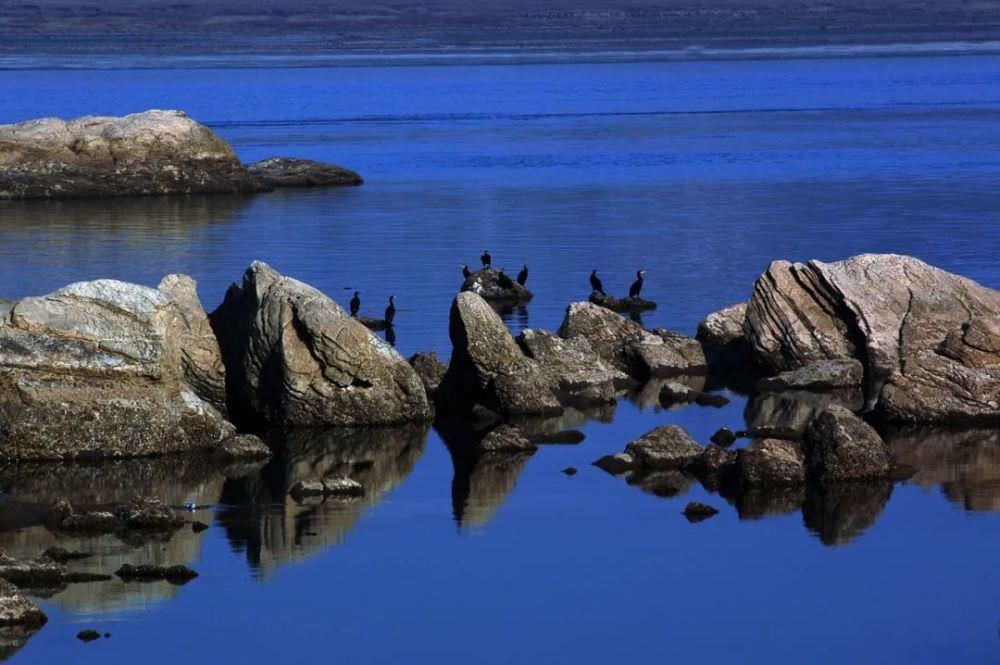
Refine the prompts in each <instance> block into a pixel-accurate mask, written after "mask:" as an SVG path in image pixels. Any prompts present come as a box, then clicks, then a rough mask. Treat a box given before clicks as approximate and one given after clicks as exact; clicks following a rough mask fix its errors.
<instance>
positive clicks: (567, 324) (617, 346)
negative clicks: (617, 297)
mask: <svg viewBox="0 0 1000 665" xmlns="http://www.w3.org/2000/svg"><path fill="white" fill-rule="evenodd" d="M559 336H560V337H563V338H565V339H576V338H583V339H586V340H587V341H588V342H589V343H590V346H591V348H592V349H593V350H594V352H595V353H596V354H597V355H598V356H599V357H601V358H602V359H603V360H605V361H606V362H608V363H610V364H611V365H612V366H614V367H616V368H618V369H619V370H621V371H623V372H625V373H626V374H628V375H629V376H631V377H633V378H635V379H636V380H639V381H646V380H647V379H649V378H651V377H657V376H671V375H676V374H693V373H700V372H704V371H705V370H706V369H707V365H706V362H705V355H704V353H703V352H702V350H701V345H700V344H699V343H698V342H697V341H696V340H694V339H693V338H690V337H685V336H684V335H679V334H677V333H672V332H670V331H666V330H656V331H653V332H650V331H648V330H646V329H645V328H643V327H642V326H640V325H639V324H638V323H635V322H634V321H628V320H626V319H624V318H622V317H621V316H619V315H618V314H615V313H614V312H612V311H610V310H608V309H605V308H604V307H601V306H599V305H595V304H593V303H590V302H578V303H573V304H571V305H570V306H569V307H568V308H567V310H566V317H565V318H564V319H563V322H562V325H561V326H560V328H559Z"/></svg>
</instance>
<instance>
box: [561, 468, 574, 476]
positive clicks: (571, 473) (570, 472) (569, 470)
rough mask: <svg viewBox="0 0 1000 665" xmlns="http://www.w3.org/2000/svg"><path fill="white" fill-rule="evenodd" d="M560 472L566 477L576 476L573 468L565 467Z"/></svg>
mask: <svg viewBox="0 0 1000 665" xmlns="http://www.w3.org/2000/svg"><path fill="white" fill-rule="evenodd" d="M562 472H563V473H565V474H566V475H567V476H575V475H576V474H577V471H576V467H575V466H567V467H566V468H565V469H563V470H562Z"/></svg>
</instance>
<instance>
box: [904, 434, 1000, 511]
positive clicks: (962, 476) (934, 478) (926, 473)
mask: <svg viewBox="0 0 1000 665" xmlns="http://www.w3.org/2000/svg"><path fill="white" fill-rule="evenodd" d="M885 440H886V443H887V444H888V445H889V449H890V450H891V451H892V454H893V457H894V458H895V460H896V461H897V462H898V463H901V464H908V465H910V466H912V467H914V468H916V469H917V473H916V475H914V476H913V477H912V478H911V479H910V480H909V482H911V483H913V484H916V485H920V486H921V487H925V488H932V487H934V486H935V485H940V486H941V492H942V493H943V494H944V495H945V496H946V497H947V498H948V499H949V500H950V501H953V502H955V503H957V504H958V505H960V506H962V507H963V508H964V509H965V510H990V511H997V510H1000V430H984V429H968V430H948V429H938V428H926V427H925V428H910V429H903V430H897V431H893V432H889V433H887V434H886V437H885Z"/></svg>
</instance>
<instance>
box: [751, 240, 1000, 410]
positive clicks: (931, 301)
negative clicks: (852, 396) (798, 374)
mask: <svg viewBox="0 0 1000 665" xmlns="http://www.w3.org/2000/svg"><path fill="white" fill-rule="evenodd" d="M998 317H1000V292H997V291H994V290H992V289H987V288H985V287H983V286H980V285H979V284H976V283H975V282H973V281H971V280H969V279H966V278H963V277H959V276H957V275H953V274H951V273H948V272H945V271H943V270H940V269H938V268H934V267H933V266H930V265H927V264H926V263H923V262H922V261H919V260H917V259H914V258H911V257H907V256H898V255H894V254H882V255H878V254H866V255H862V256H856V257H853V258H850V259H847V260H845V261H840V262H837V263H822V262H819V261H811V262H809V263H808V264H799V263H795V264H793V263H789V262H788V261H775V262H773V263H771V265H770V266H769V267H768V269H767V271H766V272H765V273H764V274H763V275H762V276H761V277H760V278H759V279H758V280H757V282H756V284H755V285H754V294H753V297H752V298H751V300H750V305H749V307H748V310H747V320H746V325H745V328H744V329H745V332H746V334H747V337H748V338H749V339H750V341H751V343H752V344H753V348H754V353H755V355H756V357H757V358H758V359H759V360H760V361H761V362H762V363H763V364H765V365H766V366H767V367H769V368H770V369H771V370H773V371H785V370H793V369H798V368H801V367H804V366H806V365H808V364H810V363H813V362H816V361H821V360H848V359H852V358H853V359H857V360H859V361H861V362H862V364H863V365H864V368H865V374H866V379H867V381H868V382H869V383H871V384H872V385H874V386H875V387H876V388H880V391H879V392H878V395H877V404H876V409H877V411H878V412H879V413H880V415H882V416H883V417H885V418H886V419H888V420H892V421H903V422H971V421H993V420H1000V353H998V351H1000V349H998V348H997V347H998V346H1000V345H997V344H993V343H992V342H987V341H986V340H990V339H994V336H993V335H992V332H991V331H992V330H994V329H995V328H996V327H997V324H996V323H995V322H996V321H997V319H998Z"/></svg>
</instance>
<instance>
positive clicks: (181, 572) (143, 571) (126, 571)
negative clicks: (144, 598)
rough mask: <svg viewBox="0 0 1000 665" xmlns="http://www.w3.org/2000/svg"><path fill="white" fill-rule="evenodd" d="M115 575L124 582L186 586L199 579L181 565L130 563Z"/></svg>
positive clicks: (194, 573)
mask: <svg viewBox="0 0 1000 665" xmlns="http://www.w3.org/2000/svg"><path fill="white" fill-rule="evenodd" d="M115 575H117V576H118V577H120V578H121V579H122V581H124V582H154V581H157V580H166V581H167V582H170V583H171V584H184V583H186V582H189V581H190V580H193V579H194V578H196V577H198V573H196V572H195V571H193V570H191V569H190V568H188V567H187V566H184V565H181V564H178V565H176V566H154V565H138V566H134V565H132V564H130V563H126V564H125V565H123V566H122V567H121V568H119V569H118V570H117V571H115Z"/></svg>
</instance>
